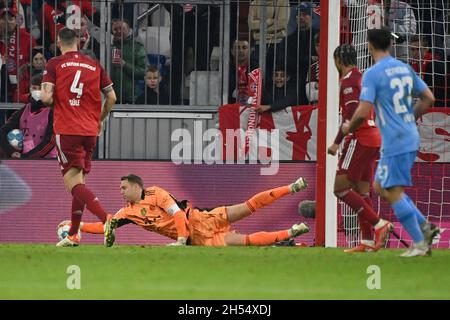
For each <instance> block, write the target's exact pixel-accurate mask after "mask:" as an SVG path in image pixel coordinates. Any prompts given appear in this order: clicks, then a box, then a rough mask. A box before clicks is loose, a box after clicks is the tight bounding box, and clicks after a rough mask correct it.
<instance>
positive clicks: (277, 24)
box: [248, 0, 290, 45]
mask: <svg viewBox="0 0 450 320" xmlns="http://www.w3.org/2000/svg"><path fill="white" fill-rule="evenodd" d="M263 4H264V6H266V8H267V18H266V28H267V29H266V32H267V35H266V43H267V44H273V43H279V42H280V41H281V40H283V38H284V37H286V35H287V32H286V27H287V22H288V18H289V12H290V8H289V1H288V0H267V1H261V0H253V1H252V2H251V3H250V9H249V14H248V28H249V30H250V31H251V33H252V37H253V40H254V41H255V44H256V45H259V41H260V39H259V38H260V23H261V17H260V8H261V6H262V5H263Z"/></svg>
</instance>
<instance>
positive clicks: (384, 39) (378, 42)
mask: <svg viewBox="0 0 450 320" xmlns="http://www.w3.org/2000/svg"><path fill="white" fill-rule="evenodd" d="M391 37H392V34H391V30H389V28H386V27H383V28H381V29H370V30H368V31H367V41H368V42H369V43H370V44H372V45H373V47H374V48H375V49H377V50H383V51H387V50H388V49H389V47H390V46H391Z"/></svg>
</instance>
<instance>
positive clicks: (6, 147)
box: [0, 74, 56, 159]
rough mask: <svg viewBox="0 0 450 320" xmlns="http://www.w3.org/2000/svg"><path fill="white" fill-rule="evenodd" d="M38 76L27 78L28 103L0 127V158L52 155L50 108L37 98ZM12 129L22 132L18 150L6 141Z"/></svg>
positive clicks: (51, 117) (39, 90)
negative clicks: (21, 142) (29, 81)
mask: <svg viewBox="0 0 450 320" xmlns="http://www.w3.org/2000/svg"><path fill="white" fill-rule="evenodd" d="M41 82H42V75H40V74H39V75H35V76H34V77H33V78H32V79H31V86H30V92H31V95H30V98H29V102H28V103H27V104H26V105H25V106H24V107H23V108H21V109H19V110H17V111H16V112H15V113H14V114H13V115H12V117H11V118H9V119H8V121H7V122H6V124H5V125H4V126H2V127H1V128H0V157H11V158H30V159H32V158H55V157H56V148H55V140H54V135H53V110H52V109H51V108H50V107H47V106H45V105H44V104H43V103H42V101H41V97H40V94H41ZM13 129H20V130H21V131H22V133H23V149H22V150H21V151H18V150H16V149H14V148H13V147H12V146H11V145H10V144H9V142H8V139H7V135H8V133H9V132H10V131H11V130H13Z"/></svg>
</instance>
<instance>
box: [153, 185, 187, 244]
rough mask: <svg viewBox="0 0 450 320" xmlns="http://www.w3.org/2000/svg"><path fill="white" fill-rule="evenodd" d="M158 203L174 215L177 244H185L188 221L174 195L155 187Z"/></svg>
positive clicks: (169, 213)
mask: <svg viewBox="0 0 450 320" xmlns="http://www.w3.org/2000/svg"><path fill="white" fill-rule="evenodd" d="M155 194H156V205H157V206H158V207H160V208H162V209H163V210H164V211H165V212H166V213H167V214H168V215H170V216H172V217H173V220H174V222H175V228H176V229H177V235H178V238H177V242H176V243H175V245H185V244H186V241H187V238H188V236H189V233H188V231H187V225H188V221H187V218H186V212H184V211H183V210H182V209H180V207H179V206H178V204H177V203H176V201H175V200H174V199H173V197H172V196H171V195H170V194H169V193H168V192H167V191H166V190H164V189H161V188H155Z"/></svg>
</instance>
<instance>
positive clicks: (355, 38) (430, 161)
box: [337, 0, 450, 248]
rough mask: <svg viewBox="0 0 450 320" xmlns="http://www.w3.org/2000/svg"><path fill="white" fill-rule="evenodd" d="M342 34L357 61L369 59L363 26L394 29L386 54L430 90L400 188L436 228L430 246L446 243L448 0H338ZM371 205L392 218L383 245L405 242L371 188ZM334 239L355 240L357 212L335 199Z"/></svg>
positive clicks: (363, 64)
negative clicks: (406, 181) (407, 183)
mask: <svg viewBox="0 0 450 320" xmlns="http://www.w3.org/2000/svg"><path fill="white" fill-rule="evenodd" d="M341 6H342V7H341V10H343V12H345V13H346V16H345V17H344V18H342V14H341V23H342V19H345V20H346V21H345V24H346V25H348V30H349V32H348V34H346V35H344V37H343V35H342V33H341V42H346V43H351V44H352V45H353V46H355V48H356V50H357V52H358V67H359V68H360V69H361V70H362V71H364V70H366V69H367V68H368V67H370V66H371V64H372V59H371V57H370V55H369V53H368V49H367V40H366V38H367V30H369V29H371V28H380V27H382V26H388V27H389V28H390V29H391V30H392V32H393V33H394V34H395V37H396V38H395V39H396V40H395V41H394V43H393V46H392V50H391V54H392V55H393V56H395V57H396V58H398V59H400V60H402V61H404V62H405V63H409V64H411V65H412V67H413V68H414V70H416V72H418V73H419V74H420V76H421V77H422V79H424V80H425V82H427V84H428V86H429V87H430V88H431V89H432V90H433V92H434V94H435V96H436V99H437V100H436V104H435V106H434V108H432V110H431V111H430V112H429V113H427V114H425V115H423V116H422V118H421V119H419V121H418V126H419V132H420V136H421V144H420V150H419V152H418V156H417V159H416V163H415V165H414V167H413V170H412V176H413V183H414V186H413V187H411V188H407V189H406V193H407V194H408V195H409V196H410V198H411V199H412V200H413V201H414V203H415V204H416V206H417V207H418V208H419V210H420V211H421V212H422V213H423V214H424V215H425V216H426V218H427V219H428V220H429V221H431V222H433V223H435V224H436V225H438V226H439V227H440V228H441V235H440V238H439V239H437V240H436V241H435V247H439V248H450V76H449V71H450V2H449V1H447V0H409V1H394V0H391V1H389V0H368V1H367V0H343V1H342V4H341ZM372 200H373V203H374V209H375V210H376V211H378V213H379V214H380V216H381V217H382V218H385V219H388V220H390V221H393V222H394V225H395V228H394V233H393V234H392V235H391V238H390V240H389V241H388V243H387V246H388V247H393V248H397V247H399V248H400V247H403V246H407V245H410V244H411V239H410V237H409V236H408V234H407V232H406V231H405V230H404V229H403V228H402V227H401V225H400V224H399V223H398V222H397V219H396V218H395V215H394V213H393V212H392V210H391V208H390V206H389V204H388V203H387V202H385V201H384V200H381V199H380V198H379V197H378V196H377V195H376V194H375V192H374V191H373V192H372ZM337 228H338V230H337V231H338V232H337V245H338V246H346V247H353V246H355V245H357V244H358V243H359V242H360V230H359V224H358V219H357V215H356V214H355V213H354V212H353V211H352V210H351V209H350V208H349V207H347V206H346V205H345V204H343V203H339V204H338V223H337Z"/></svg>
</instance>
